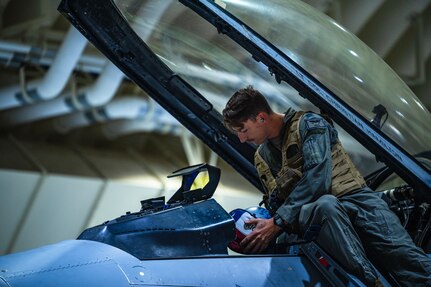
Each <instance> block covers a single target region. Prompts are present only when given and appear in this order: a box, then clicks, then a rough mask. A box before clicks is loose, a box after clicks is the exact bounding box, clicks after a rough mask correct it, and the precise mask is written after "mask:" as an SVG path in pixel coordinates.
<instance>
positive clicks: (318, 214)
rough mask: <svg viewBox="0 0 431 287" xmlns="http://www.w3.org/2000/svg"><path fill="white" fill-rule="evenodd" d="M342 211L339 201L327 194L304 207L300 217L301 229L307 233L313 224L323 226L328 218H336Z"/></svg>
mask: <svg viewBox="0 0 431 287" xmlns="http://www.w3.org/2000/svg"><path fill="white" fill-rule="evenodd" d="M340 209H341V205H340V202H339V201H338V199H337V198H336V197H335V196H333V195H331V194H325V195H323V196H321V197H320V198H318V199H317V200H316V201H314V202H312V203H309V204H306V205H304V206H303V207H302V209H301V213H300V216H299V225H300V229H301V230H302V231H305V229H306V228H307V227H308V226H309V225H311V224H323V223H324V222H325V221H326V220H327V219H328V218H336V217H337V215H338V213H339V212H340Z"/></svg>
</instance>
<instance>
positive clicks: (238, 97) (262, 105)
mask: <svg viewBox="0 0 431 287" xmlns="http://www.w3.org/2000/svg"><path fill="white" fill-rule="evenodd" d="M260 112H265V113H267V114H272V113H273V111H272V109H271V107H270V106H269V104H268V101H267V100H266V98H265V97H264V96H263V95H262V94H261V93H260V92H259V91H258V90H255V89H253V87H252V86H247V87H246V88H244V89H240V90H238V91H237V92H236V93H235V94H233V96H232V97H231V98H230V99H229V101H228V102H227V104H226V107H225V108H224V110H223V121H224V125H225V126H226V127H227V128H229V129H232V128H242V127H243V123H244V122H246V121H247V120H249V119H252V120H254V119H255V118H256V116H257V115H258V114H259V113H260Z"/></svg>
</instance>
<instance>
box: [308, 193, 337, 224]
mask: <svg viewBox="0 0 431 287" xmlns="http://www.w3.org/2000/svg"><path fill="white" fill-rule="evenodd" d="M315 204H316V205H315V209H314V213H315V216H324V217H326V218H332V217H334V216H335V215H336V214H337V213H338V212H339V209H340V201H338V199H337V198H336V197H335V196H333V195H332V194H325V195H323V196H321V197H320V198H319V199H317V200H316V201H315Z"/></svg>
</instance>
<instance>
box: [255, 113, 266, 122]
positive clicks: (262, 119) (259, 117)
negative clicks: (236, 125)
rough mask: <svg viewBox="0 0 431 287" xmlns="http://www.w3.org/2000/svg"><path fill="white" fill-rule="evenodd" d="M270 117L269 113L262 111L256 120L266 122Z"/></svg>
mask: <svg viewBox="0 0 431 287" xmlns="http://www.w3.org/2000/svg"><path fill="white" fill-rule="evenodd" d="M267 119H268V117H267V115H266V114H265V113H264V112H260V113H258V114H257V117H256V120H258V121H259V122H261V123H264V122H265V121H266V120H267Z"/></svg>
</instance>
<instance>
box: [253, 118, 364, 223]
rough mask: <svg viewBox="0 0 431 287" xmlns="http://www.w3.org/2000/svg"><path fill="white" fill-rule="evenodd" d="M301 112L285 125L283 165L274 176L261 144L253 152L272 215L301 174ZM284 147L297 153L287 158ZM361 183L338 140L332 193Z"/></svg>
mask: <svg viewBox="0 0 431 287" xmlns="http://www.w3.org/2000/svg"><path fill="white" fill-rule="evenodd" d="M304 113H305V112H303V111H298V112H296V113H295V115H294V116H293V117H292V119H291V120H290V122H289V123H288V125H287V127H285V128H286V129H287V130H286V132H285V134H284V138H283V144H282V149H281V154H282V164H281V169H280V171H279V172H278V174H277V175H276V176H275V177H274V176H273V175H272V173H271V170H270V168H269V166H268V164H267V163H266V162H265V160H264V159H263V158H262V156H261V155H260V153H259V151H260V149H261V147H262V146H260V147H259V148H258V149H257V151H256V153H255V155H254V164H255V166H256V169H257V172H258V174H259V177H260V180H261V181H262V183H263V184H264V185H265V187H266V192H267V194H265V195H264V199H263V202H264V203H265V206H266V208H267V209H268V210H269V211H270V212H271V213H272V214H273V213H275V211H276V210H277V209H278V207H280V206H281V205H282V204H283V203H284V202H285V200H286V198H287V197H288V196H289V195H290V193H291V192H292V190H293V189H294V188H295V185H296V183H297V182H298V181H299V180H300V179H301V177H302V167H303V163H304V160H303V156H302V140H301V136H300V133H299V123H300V121H301V119H302V116H303V115H304ZM295 146H296V147H295ZM287 150H294V151H296V152H294V153H293V154H291V155H289V157H288V153H287ZM364 186H365V181H364V179H363V177H362V176H361V175H360V173H359V171H358V170H357V169H356V167H355V166H354V165H353V163H352V161H351V159H350V157H349V155H348V154H347V153H346V151H345V150H344V148H343V147H342V145H341V143H340V142H339V141H338V140H337V142H336V143H335V144H334V145H333V146H332V184H331V190H330V192H331V194H333V195H335V196H337V197H340V196H342V195H344V194H346V193H348V192H350V191H352V190H355V189H358V188H361V187H364Z"/></svg>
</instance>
